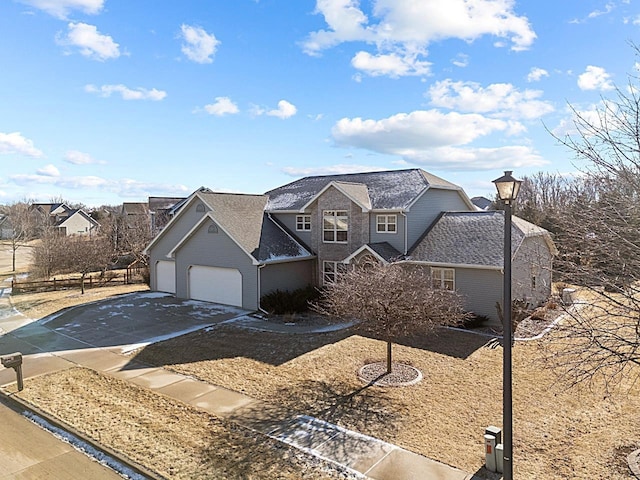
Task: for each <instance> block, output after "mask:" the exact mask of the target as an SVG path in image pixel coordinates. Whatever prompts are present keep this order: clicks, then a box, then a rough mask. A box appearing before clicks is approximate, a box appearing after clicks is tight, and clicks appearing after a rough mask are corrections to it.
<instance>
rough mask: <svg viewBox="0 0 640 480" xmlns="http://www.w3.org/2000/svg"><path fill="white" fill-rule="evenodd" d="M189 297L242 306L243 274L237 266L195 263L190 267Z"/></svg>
mask: <svg viewBox="0 0 640 480" xmlns="http://www.w3.org/2000/svg"><path fill="white" fill-rule="evenodd" d="M189 298H192V299H194V300H204V301H205V302H215V303H222V304H224V305H234V306H236V307H241V306H242V274H241V273H240V271H238V270H237V269H235V268H222V267H204V266H201V265H194V266H192V267H191V268H190V269H189Z"/></svg>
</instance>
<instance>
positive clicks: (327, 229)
mask: <svg viewBox="0 0 640 480" xmlns="http://www.w3.org/2000/svg"><path fill="white" fill-rule="evenodd" d="M348 232H349V217H348V215H347V211H346V210H325V211H324V212H322V239H323V241H324V242H325V243H347V235H348Z"/></svg>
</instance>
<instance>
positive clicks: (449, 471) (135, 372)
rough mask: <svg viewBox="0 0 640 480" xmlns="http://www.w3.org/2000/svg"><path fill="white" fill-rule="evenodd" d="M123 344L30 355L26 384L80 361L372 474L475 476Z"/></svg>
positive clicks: (6, 379)
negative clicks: (138, 354)
mask: <svg viewBox="0 0 640 480" xmlns="http://www.w3.org/2000/svg"><path fill="white" fill-rule="evenodd" d="M121 350H122V349H121V348H118V349H115V348H93V349H85V350H73V351H66V352H56V353H55V354H51V353H42V354H34V355H29V356H27V357H25V361H24V366H23V370H24V375H25V385H28V377H31V376H35V375H41V374H44V373H49V372H52V371H57V370H61V369H65V368H71V367H73V366H77V365H81V366H84V367H88V368H92V369H94V370H97V371H99V372H103V373H105V374H108V375H112V376H114V377H117V378H120V379H123V380H126V381H128V382H131V383H133V384H136V385H139V386H141V387H144V388H148V389H150V390H152V391H155V392H158V393H161V394H163V395H167V396H169V397H171V398H174V399H176V400H179V401H181V402H183V403H186V404H189V405H192V406H194V407H196V408H198V409H200V410H204V411H206V412H209V413H212V414H214V415H217V416H220V417H224V418H227V419H229V420H232V421H234V422H237V423H239V424H241V425H244V426H246V427H249V428H252V429H254V430H255V431H258V432H260V433H262V434H264V435H267V436H269V437H271V438H274V439H276V440H279V441H282V442H284V443H287V444H289V445H292V446H294V447H296V448H299V449H301V450H303V451H305V452H307V453H309V454H311V455H314V456H316V457H320V458H323V459H326V460H329V461H331V462H334V463H336V464H340V465H343V466H344V467H346V468H348V469H349V470H351V471H352V472H354V473H358V474H361V475H363V476H366V477H368V478H371V479H375V480H410V479H411V480H417V479H425V480H471V479H474V478H475V477H474V476H473V475H471V474H468V473H466V472H463V471H461V470H458V469H456V468H454V467H451V466H448V465H445V464H442V463H440V462H437V461H435V460H431V459H429V458H427V457H424V456H421V455H417V454H415V453H413V452H410V451H408V450H405V449H402V448H400V447H397V446H395V445H392V444H389V443H386V442H383V441H381V440H378V439H376V438H373V437H369V436H366V435H362V434H360V433H358V432H354V431H350V430H346V429H343V428H340V427H338V426H336V425H332V424H330V423H327V422H324V421H322V420H321V419H317V418H313V417H308V416H305V415H298V414H295V413H291V414H287V415H284V416H283V412H282V410H280V409H279V408H273V407H272V406H269V405H266V404H264V403H262V402H260V401H258V400H256V399H253V398H251V397H248V396H246V395H243V394H241V393H238V392H235V391H231V390H228V389H226V388H223V387H220V386H216V385H211V384H208V383H204V382H201V381H198V380H195V379H193V378H191V377H187V376H185V375H180V374H176V373H173V372H170V371H168V370H165V369H163V368H158V367H151V366H148V365H144V364H139V363H136V362H135V360H134V361H133V362H132V360H131V358H130V357H128V356H125V355H122V354H121V353H120V351H121ZM14 382H15V373H14V372H13V370H9V369H4V370H0V386H6V385H8V384H11V383H14ZM0 478H2V477H0Z"/></svg>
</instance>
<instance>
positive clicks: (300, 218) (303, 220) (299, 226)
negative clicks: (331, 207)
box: [296, 215, 311, 232]
mask: <svg viewBox="0 0 640 480" xmlns="http://www.w3.org/2000/svg"><path fill="white" fill-rule="evenodd" d="M296 230H298V231H307V232H308V231H309V230H311V215H297V216H296Z"/></svg>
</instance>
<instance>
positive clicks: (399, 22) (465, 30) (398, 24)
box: [302, 0, 536, 75]
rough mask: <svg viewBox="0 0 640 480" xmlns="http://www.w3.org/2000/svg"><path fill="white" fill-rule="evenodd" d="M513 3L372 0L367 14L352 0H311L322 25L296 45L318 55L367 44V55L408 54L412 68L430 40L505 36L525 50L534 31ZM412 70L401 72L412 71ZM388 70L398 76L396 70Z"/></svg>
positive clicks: (508, 0) (496, 0) (358, 61)
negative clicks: (348, 45)
mask: <svg viewBox="0 0 640 480" xmlns="http://www.w3.org/2000/svg"><path fill="white" fill-rule="evenodd" d="M514 6H515V1H514V0H474V1H469V0H431V1H429V2H417V1H416V0H377V1H376V2H374V3H373V8H372V11H371V12H370V15H367V14H366V13H365V12H364V11H363V10H362V9H361V8H360V2H359V1H358V0H317V3H316V10H315V11H316V13H318V14H321V15H323V16H324V20H325V22H326V23H327V27H328V28H327V30H319V31H315V32H311V33H310V34H309V35H308V36H307V38H306V40H305V41H304V42H303V43H302V48H303V50H304V51H305V53H307V54H309V55H319V54H320V53H321V52H322V51H323V50H325V49H328V48H331V47H334V46H336V45H338V44H340V43H343V42H367V43H369V44H372V45H375V48H376V52H375V53H369V55H370V57H371V58H377V57H382V58H384V56H385V55H393V56H395V57H397V58H401V59H402V58H413V59H414V60H413V62H412V63H413V64H416V65H417V66H418V68H425V66H426V65H424V63H426V62H424V61H423V60H418V58H419V57H424V56H425V55H426V53H427V52H426V48H427V47H428V46H429V44H431V43H432V42H434V41H441V40H446V39H461V40H464V41H467V42H471V41H473V40H476V39H478V38H480V37H482V36H485V35H492V36H494V37H497V38H498V39H502V40H507V42H509V43H510V44H511V49H512V50H525V49H527V48H529V46H530V45H531V44H532V43H533V41H534V40H535V38H536V34H535V32H534V31H533V30H532V28H531V26H530V24H529V21H528V19H527V18H526V17H524V16H518V15H517V14H516V13H515V12H514V11H513V9H514ZM502 43H506V42H502ZM367 60H368V59H367ZM417 62H421V63H417ZM352 64H354V66H356V65H361V64H364V66H371V61H366V62H363V57H362V56H361V58H359V59H356V58H354V59H353V60H352ZM356 68H357V67H356ZM415 70H417V68H413V69H411V68H409V69H407V70H406V71H407V72H409V73H408V74H416V73H414V72H415ZM375 71H380V73H379V74H382V70H379V69H376V70H375ZM391 72H392V73H393V74H395V75H399V74H400V73H398V71H397V69H391ZM405 74H407V73H405Z"/></svg>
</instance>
